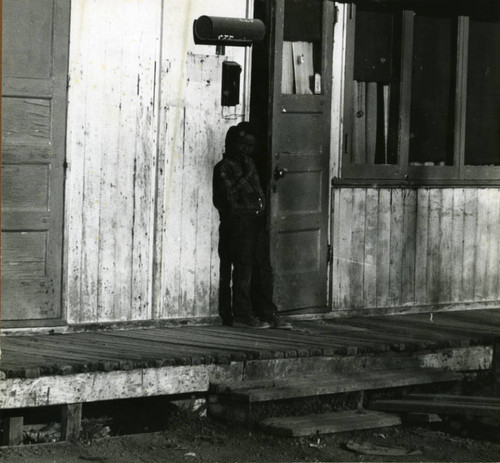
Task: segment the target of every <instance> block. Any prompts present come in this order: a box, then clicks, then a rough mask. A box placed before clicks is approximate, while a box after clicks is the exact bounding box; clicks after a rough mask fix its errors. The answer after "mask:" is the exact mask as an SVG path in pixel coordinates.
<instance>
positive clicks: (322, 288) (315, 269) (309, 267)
mask: <svg viewBox="0 0 500 463" xmlns="http://www.w3.org/2000/svg"><path fill="white" fill-rule="evenodd" d="M329 3H330V2H321V1H319V0H311V1H310V0H304V1H302V0H297V1H295V3H294V6H295V7H298V9H295V10H294V11H301V8H302V7H303V8H307V7H311V5H312V4H314V5H316V7H319V8H320V9H321V11H322V12H323V16H324V17H323V23H322V24H321V27H319V26H318V29H322V30H323V38H322V40H321V43H319V44H318V43H316V44H315V45H314V46H313V45H310V46H308V49H309V50H312V49H313V48H315V49H316V50H318V49H319V48H321V49H322V50H323V57H322V60H323V64H322V65H321V68H317V69H316V71H317V72H321V74H322V79H323V82H324V83H325V84H324V85H323V88H322V91H321V93H319V94H316V95H310V94H308V95H306V94H293V95H290V94H288V93H287V94H282V88H283V87H282V85H281V78H282V75H281V72H283V66H282V59H284V58H285V57H286V53H285V56H284V55H283V22H284V21H285V17H286V7H287V4H288V3H287V2H286V1H284V0H276V2H275V6H276V7H275V9H274V12H275V18H274V20H275V36H274V74H273V76H274V80H273V82H272V86H271V88H273V95H272V99H273V106H272V111H273V112H272V119H271V120H272V127H271V146H272V166H271V168H272V173H273V175H274V173H275V172H280V171H281V172H282V173H284V175H282V176H281V177H279V176H274V177H273V178H272V181H271V191H270V195H271V232H270V238H271V262H272V264H273V266H274V269H275V272H276V283H275V286H276V287H275V294H276V303H277V305H278V308H279V310H280V311H287V310H296V309H308V308H313V307H314V308H319V307H326V305H327V298H328V293H327V286H328V271H327V270H328V238H327V235H328V217H329V215H328V209H329V207H328V198H329V188H330V187H329V149H328V148H327V147H328V146H329V120H330V115H329V107H330V106H329V104H328V101H329V95H330V88H329V85H328V81H329V78H330V75H331V72H330V71H329V66H330V62H329V61H328V60H326V59H325V57H326V56H329V53H330V51H331V48H330V47H331V36H332V32H333V31H332V24H333V22H332V20H333V16H332V11H333V10H332V5H330V4H329ZM301 5H302V6H301ZM292 19H293V18H292ZM299 23H300V22H299ZM299 23H297V24H299ZM285 29H286V26H285ZM299 32H300V31H299ZM299 38H300V37H299ZM292 47H293V44H292ZM329 50H330V51H329ZM309 58H310V57H309ZM316 58H317V57H316ZM308 72H309V73H310V72H311V71H308ZM302 77H303V76H302ZM287 78H288V79H290V76H287ZM303 80H304V79H303ZM287 88H289V90H290V88H291V87H290V86H288V87H287ZM297 91H298V92H302V90H300V89H298V90H297Z"/></svg>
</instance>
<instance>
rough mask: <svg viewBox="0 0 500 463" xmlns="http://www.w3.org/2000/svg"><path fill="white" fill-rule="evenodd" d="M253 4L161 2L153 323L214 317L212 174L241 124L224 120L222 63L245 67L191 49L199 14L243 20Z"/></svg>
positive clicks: (208, 49)
mask: <svg viewBox="0 0 500 463" xmlns="http://www.w3.org/2000/svg"><path fill="white" fill-rule="evenodd" d="M247 3H248V6H247ZM251 3H252V2H245V1H243V0H240V1H236V2H225V1H223V0H217V1H208V0H198V1H191V2H188V3H184V2H178V1H175V0H168V1H166V2H165V7H164V9H165V16H164V25H163V43H164V45H163V53H162V61H161V109H160V111H161V119H160V132H159V137H160V143H159V158H158V198H157V219H156V237H157V238H156V243H155V272H154V278H155V295H154V308H153V316H154V318H184V317H196V316H200V315H203V316H210V315H216V314H217V288H218V276H219V260H218V255H217V243H218V215H217V211H216V210H215V209H214V207H213V205H212V170H213V167H214V165H215V164H216V163H217V162H218V161H219V160H220V159H222V153H223V150H224V138H225V133H226V131H227V129H228V128H229V127H230V126H231V125H234V124H236V123H238V122H239V121H240V120H241V117H235V118H232V119H225V118H223V117H222V108H221V106H220V86H221V68H222V62H223V61H224V60H226V59H228V60H231V61H237V62H238V63H239V64H241V65H244V64H245V61H246V57H245V54H246V53H248V52H246V51H245V50H244V49H237V48H234V47H228V48H226V53H227V56H216V55H215V47H213V46H199V45H198V46H195V45H194V43H193V40H192V37H191V35H192V32H191V30H192V21H193V19H195V18H197V17H199V16H201V15H202V14H208V15H214V16H234V17H245V16H246V15H247V10H248V9H249V8H251ZM243 68H244V72H245V66H243ZM246 71H248V69H247V70H246ZM243 75H244V74H242V76H243ZM241 87H242V89H241V92H242V93H241V95H240V102H241V103H242V104H240V105H239V106H237V107H236V108H234V112H235V113H240V112H241V111H242V108H243V106H244V105H243V103H245V102H246V101H247V99H248V97H249V94H248V88H247V87H246V85H245V82H244V80H243V77H242V86H241ZM247 117H248V114H247Z"/></svg>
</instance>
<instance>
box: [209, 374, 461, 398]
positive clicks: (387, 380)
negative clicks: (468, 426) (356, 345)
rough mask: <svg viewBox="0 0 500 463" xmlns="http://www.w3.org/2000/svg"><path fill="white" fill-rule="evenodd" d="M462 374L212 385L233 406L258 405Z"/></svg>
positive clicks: (434, 380) (343, 376) (355, 376)
mask: <svg viewBox="0 0 500 463" xmlns="http://www.w3.org/2000/svg"><path fill="white" fill-rule="evenodd" d="M461 378H462V375H460V374H459V373H455V372H451V371H440V370H437V369H433V368H426V369H422V368H417V369H398V370H382V371H370V372H363V373H357V374H338V375H332V374H330V375H324V376H305V377H299V378H287V379H283V380H273V379H270V380H254V381H238V382H229V383H219V384H216V383H215V384H211V392H213V393H216V394H219V395H223V396H225V398H226V399H229V400H231V401H234V402H244V403H257V402H269V401H274V400H284V399H295V398H302V397H314V396H322V395H331V394H339V393H346V392H354V391H363V390H372V389H384V388H392V387H402V386H414V385H419V384H430V383H439V382H447V381H458V380H460V379H461Z"/></svg>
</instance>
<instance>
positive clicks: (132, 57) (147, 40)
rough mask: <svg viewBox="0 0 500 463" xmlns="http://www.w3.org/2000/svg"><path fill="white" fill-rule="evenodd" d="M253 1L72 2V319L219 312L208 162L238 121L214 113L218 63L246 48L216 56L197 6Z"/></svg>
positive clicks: (220, 9) (219, 7)
mask: <svg viewBox="0 0 500 463" xmlns="http://www.w3.org/2000/svg"><path fill="white" fill-rule="evenodd" d="M247 3H248V5H250V3H251V2H250V0H248V1H247V0H238V1H234V2H226V1H225V0H215V1H214V0H189V1H178V0H106V1H105V2H102V1H98V0H75V1H73V2H72V17H71V40H70V65H69V74H70V75H69V90H68V99H69V104H68V134H67V135H68V136H67V153H68V154H67V157H68V169H67V178H66V211H65V223H66V229H65V254H66V269H67V270H66V275H67V276H66V278H65V282H64V290H65V291H64V292H65V306H66V310H67V319H68V322H69V323H93V322H106V321H128V320H147V319H154V318H177V317H181V318H185V317H197V316H204V317H206V316H210V315H214V314H216V313H217V304H216V302H217V287H218V257H217V240H218V230H217V226H218V216H217V212H216V211H215V209H214V208H213V206H212V191H211V184H212V169H213V166H214V165H215V163H216V162H217V161H218V160H219V159H221V157H222V152H223V143H224V136H225V132H226V130H227V128H228V127H229V126H230V125H233V124H236V123H238V122H239V120H241V117H233V119H232V120H229V119H224V118H223V117H222V115H221V106H220V83H221V67H222V61H224V60H225V59H229V60H235V61H237V62H239V63H240V64H241V65H243V67H244V68H245V66H244V65H245V58H246V52H245V50H243V49H236V48H234V47H231V48H228V49H227V50H228V51H227V53H228V54H229V56H216V55H215V47H213V46H211V47H209V46H196V45H194V43H193V39H192V23H193V20H194V19H195V18H197V17H198V16H201V15H202V14H208V15H214V16H234V17H245V16H246V14H247V8H250V6H247ZM250 11H251V10H250ZM242 76H243V74H242ZM242 87H243V90H242V94H243V96H242V98H240V100H241V101H243V100H244V99H245V97H246V92H247V90H246V87H245V85H244V84H243V85H242ZM238 111H239V112H241V106H238Z"/></svg>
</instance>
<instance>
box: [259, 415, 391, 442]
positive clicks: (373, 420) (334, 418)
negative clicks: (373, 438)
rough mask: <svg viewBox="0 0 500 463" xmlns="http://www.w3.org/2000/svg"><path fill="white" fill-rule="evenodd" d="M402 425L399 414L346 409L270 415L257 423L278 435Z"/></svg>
mask: <svg viewBox="0 0 500 463" xmlns="http://www.w3.org/2000/svg"><path fill="white" fill-rule="evenodd" d="M400 424H401V418H400V417H399V416H398V415H393V414H390V413H382V412H375V411H371V410H345V411H340V412H332V413H318V414H314V415H304V416H293V417H277V418H267V419H265V420H262V421H261V422H260V423H258V426H259V427H260V428H262V429H263V430H265V431H268V432H270V433H272V434H276V435H279V436H289V437H302V436H311V435H314V434H333V433H337V432H345V431H357V430H360V429H374V428H385V427H388V426H398V425H400Z"/></svg>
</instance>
